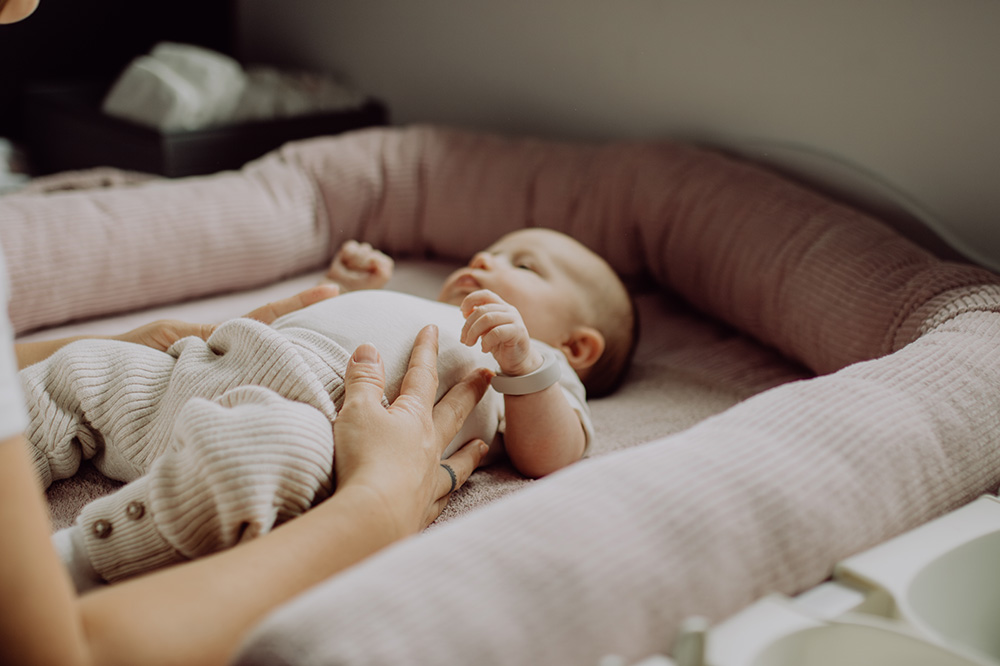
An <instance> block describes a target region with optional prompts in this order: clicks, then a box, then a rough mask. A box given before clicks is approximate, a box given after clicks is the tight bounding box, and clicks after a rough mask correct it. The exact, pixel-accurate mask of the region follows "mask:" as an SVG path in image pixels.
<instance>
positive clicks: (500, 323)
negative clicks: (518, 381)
mask: <svg viewBox="0 0 1000 666" xmlns="http://www.w3.org/2000/svg"><path fill="white" fill-rule="evenodd" d="M461 309H462V315H463V316H464V317H465V326H463V327H462V335H461V338H460V339H461V341H462V344H465V345H468V346H470V347H471V346H472V345H474V344H475V343H476V340H480V344H481V347H482V350H483V351H484V352H486V353H487V354H493V358H494V359H496V362H497V365H499V366H500V372H502V373H503V374H505V375H510V376H519V375H526V374H528V373H529V372H532V371H534V370H537V369H538V368H539V367H540V366H541V365H542V361H543V359H542V357H541V355H540V354H539V353H538V352H537V351H536V350H535V349H534V348H533V347H532V346H531V336H529V335H528V328H527V327H526V326H525V325H524V320H523V319H522V318H521V313H520V312H518V311H517V308H515V307H514V306H513V305H511V304H509V303H507V301H505V300H503V299H502V298H500V297H499V296H497V295H496V294H495V293H493V292H492V291H489V290H488V289H480V290H479V291H474V292H472V293H471V294H469V295H468V296H466V297H465V300H463V301H462V306H461Z"/></svg>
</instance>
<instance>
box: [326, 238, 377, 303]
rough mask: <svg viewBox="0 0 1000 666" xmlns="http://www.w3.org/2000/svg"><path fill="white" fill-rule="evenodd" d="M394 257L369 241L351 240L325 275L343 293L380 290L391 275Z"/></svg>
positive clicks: (344, 245)
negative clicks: (377, 248) (338, 286)
mask: <svg viewBox="0 0 1000 666" xmlns="http://www.w3.org/2000/svg"><path fill="white" fill-rule="evenodd" d="M393 266H394V264H393V261H392V259H391V258H390V257H389V256H388V255H386V254H384V253H382V252H379V251H378V250H376V249H375V248H373V247H372V246H371V245H369V244H368V243H359V242H357V241H353V240H349V241H347V242H346V243H344V244H343V245H341V246H340V251H339V252H337V255H336V256H335V257H334V258H333V261H331V262H330V267H329V268H327V269H326V275H324V278H325V280H326V281H328V282H336V283H337V284H338V285H340V290H341V292H348V291H358V290H360V289H381V288H382V287H384V286H385V283H386V282H388V281H389V278H390V277H392V269H393Z"/></svg>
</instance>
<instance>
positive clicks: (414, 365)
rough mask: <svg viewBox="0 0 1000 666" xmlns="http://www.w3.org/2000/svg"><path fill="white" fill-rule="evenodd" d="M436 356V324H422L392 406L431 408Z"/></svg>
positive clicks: (435, 376)
mask: <svg viewBox="0 0 1000 666" xmlns="http://www.w3.org/2000/svg"><path fill="white" fill-rule="evenodd" d="M437 357H438V329H437V326H434V325H433V324H431V325H429V326H424V327H423V328H422V329H420V332H419V333H417V338H416V340H414V342H413V351H411V352H410V362H409V365H408V366H407V368H406V374H405V375H403V382H402V384H400V387H399V397H398V398H396V401H395V402H394V403H393V407H396V406H397V405H398V406H400V407H406V408H408V409H413V410H418V411H426V410H429V409H431V406H432V405H433V404H434V396H435V395H437V387H438V376H437ZM414 403H415V404H414ZM456 432H457V431H456Z"/></svg>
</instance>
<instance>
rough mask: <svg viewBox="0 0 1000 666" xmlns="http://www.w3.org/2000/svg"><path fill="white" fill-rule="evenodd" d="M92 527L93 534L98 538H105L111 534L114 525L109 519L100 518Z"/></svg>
mask: <svg viewBox="0 0 1000 666" xmlns="http://www.w3.org/2000/svg"><path fill="white" fill-rule="evenodd" d="M93 529H94V536H96V537H97V538H98V539H107V538H108V537H109V536H111V531H112V530H113V529H114V527H113V526H112V525H111V523H110V522H109V521H107V520H103V519H102V520H98V521H97V522H95V523H94V528H93Z"/></svg>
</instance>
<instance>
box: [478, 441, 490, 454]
mask: <svg viewBox="0 0 1000 666" xmlns="http://www.w3.org/2000/svg"><path fill="white" fill-rule="evenodd" d="M489 450H490V447H489V445H488V444H487V443H486V442H483V441H480V442H479V455H481V456H485V455H486V452H487V451H489Z"/></svg>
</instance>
